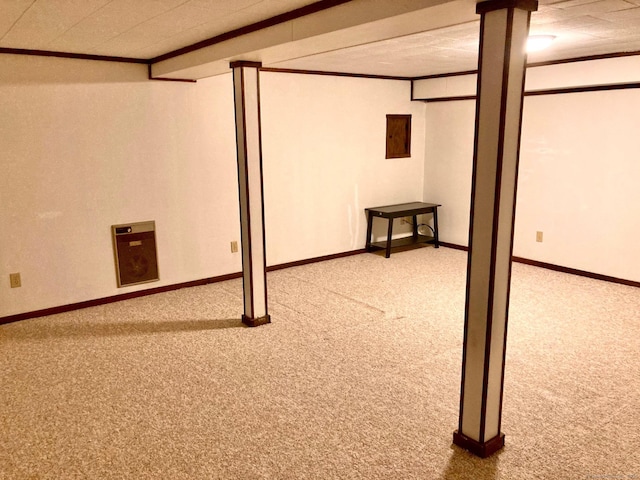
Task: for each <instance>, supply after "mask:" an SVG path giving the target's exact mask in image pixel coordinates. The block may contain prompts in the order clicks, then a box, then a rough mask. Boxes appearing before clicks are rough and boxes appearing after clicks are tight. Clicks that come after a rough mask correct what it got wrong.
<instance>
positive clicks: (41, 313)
mask: <svg viewBox="0 0 640 480" xmlns="http://www.w3.org/2000/svg"><path fill="white" fill-rule="evenodd" d="M365 252H366V250H365V249H364V248H361V249H358V250H351V251H347V252H342V253H334V254H331V255H323V256H321V257H314V258H309V259H306V260H297V261H295V262H288V263H281V264H278V265H273V266H270V267H267V272H272V271H276V270H282V269H284V268H290V267H298V266H301V265H307V264H310V263H317V262H323V261H325V260H334V259H336V258H342V257H350V256H352V255H359V254H361V253H365ZM236 278H242V272H234V273H229V274H226V275H219V276H216V277H208V278H203V279H200V280H192V281H190V282H182V283H175V284H172V285H164V286H162V287H154V288H148V289H145V290H138V291H136V292H127V293H122V294H119V295H113V296H110V297H103V298H96V299H94V300H85V301H83V302H77V303H72V304H69V305H60V306H57V307H51V308H44V309H41V310H34V311H31V312H25V313H18V314H14V315H8V316H5V317H0V325H4V324H7V323H13V322H18V321H20V320H28V319H30V318H37V317H46V316H49V315H57V314H59V313H65V312H71V311H74V310H81V309H83V308H88V307H97V306H100V305H106V304H109V303H114V302H120V301H123V300H131V299H134V298H139V297H146V296H148V295H155V294H157V293H165V292H171V291H173V290H180V289H182V288H190V287H200V286H202V285H209V284H210V283H217V282H224V281H226V280H233V279H236Z"/></svg>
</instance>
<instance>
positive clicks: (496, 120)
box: [453, 0, 538, 457]
mask: <svg viewBox="0 0 640 480" xmlns="http://www.w3.org/2000/svg"><path fill="white" fill-rule="evenodd" d="M537 7H538V2H537V0H489V1H485V2H480V3H478V4H477V6H476V12H477V13H479V14H480V15H481V19H480V57H479V62H478V97H477V103H476V133H475V146H474V158H473V183H472V185H473V186H472V193H471V221H470V227H469V258H468V265H467V297H466V306H465V325H464V346H463V360H462V387H461V395H460V421H459V425H458V430H456V431H455V432H454V434H453V443H454V444H456V445H459V446H461V447H463V448H466V449H467V450H469V451H471V452H472V453H474V454H475V455H478V456H480V457H487V456H489V455H491V454H492V453H494V452H495V451H497V450H499V449H500V448H502V447H503V446H504V434H503V433H502V432H501V416H502V393H503V384H504V360H505V348H506V340H507V316H508V309H509V286H510V282H511V255H512V251H513V230H514V217H515V204H516V186H517V180H518V157H519V150H520V130H521V126H522V100H523V91H524V78H525V68H526V52H525V45H526V39H527V36H528V33H529V20H530V17H531V12H532V11H535V10H537Z"/></svg>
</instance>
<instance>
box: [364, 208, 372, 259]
mask: <svg viewBox="0 0 640 480" xmlns="http://www.w3.org/2000/svg"><path fill="white" fill-rule="evenodd" d="M372 230H373V215H371V212H369V211H367V241H366V242H365V244H364V248H365V250H366V251H367V252H370V251H371V231H372Z"/></svg>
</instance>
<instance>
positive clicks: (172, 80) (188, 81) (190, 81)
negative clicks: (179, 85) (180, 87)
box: [147, 64, 197, 83]
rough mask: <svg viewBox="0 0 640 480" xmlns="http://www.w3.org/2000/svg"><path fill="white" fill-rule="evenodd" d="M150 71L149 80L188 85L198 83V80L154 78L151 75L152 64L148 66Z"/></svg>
mask: <svg viewBox="0 0 640 480" xmlns="http://www.w3.org/2000/svg"><path fill="white" fill-rule="evenodd" d="M147 70H148V78H149V80H160V81H163V82H186V83H196V82H197V80H190V79H187V78H161V77H157V78H156V77H153V76H152V73H151V64H148V65H147Z"/></svg>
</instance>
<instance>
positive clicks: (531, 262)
mask: <svg viewBox="0 0 640 480" xmlns="http://www.w3.org/2000/svg"><path fill="white" fill-rule="evenodd" d="M440 245H442V246H443V247H447V248H451V249H454V250H461V251H463V252H468V251H469V247H465V246H464V245H458V244H456V243H448V242H440ZM511 260H512V261H514V262H516V263H524V264H525V265H531V266H534V267H539V268H546V269H547V270H553V271H555V272H561V273H568V274H570V275H577V276H579V277H586V278H592V279H594V280H601V281H603V282H610V283H617V284H620V285H627V286H629V287H636V288H640V282H636V281H634V280H626V279H624V278H618V277H611V276H609V275H602V274H600V273H592V272H587V271H586V270H578V269H576V268H570V267H563V266H561V265H554V264H553V263H546V262H540V261H538V260H530V259H528V258H524V257H516V256H514V257H512V258H511Z"/></svg>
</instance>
